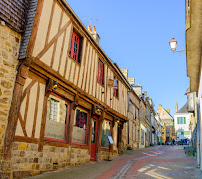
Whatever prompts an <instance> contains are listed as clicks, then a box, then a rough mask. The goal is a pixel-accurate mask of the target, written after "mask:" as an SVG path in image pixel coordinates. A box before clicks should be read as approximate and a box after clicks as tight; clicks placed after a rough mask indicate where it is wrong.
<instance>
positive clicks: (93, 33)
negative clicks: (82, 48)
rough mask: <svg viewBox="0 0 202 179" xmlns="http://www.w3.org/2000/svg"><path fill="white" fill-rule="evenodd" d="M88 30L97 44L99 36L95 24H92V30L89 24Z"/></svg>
mask: <svg viewBox="0 0 202 179" xmlns="http://www.w3.org/2000/svg"><path fill="white" fill-rule="evenodd" d="M88 30H89V31H90V32H91V34H92V36H93V37H94V39H95V40H96V42H97V43H98V44H99V42H100V36H99V35H98V33H97V32H96V30H95V26H93V31H92V30H91V26H88Z"/></svg>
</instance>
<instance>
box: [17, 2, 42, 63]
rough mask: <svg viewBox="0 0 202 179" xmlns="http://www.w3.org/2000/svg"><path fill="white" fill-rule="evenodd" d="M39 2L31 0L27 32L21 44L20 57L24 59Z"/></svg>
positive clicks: (26, 25)
mask: <svg viewBox="0 0 202 179" xmlns="http://www.w3.org/2000/svg"><path fill="white" fill-rule="evenodd" d="M37 4H38V0H31V1H29V7H28V11H27V18H26V23H25V32H24V34H23V35H22V39H21V44H20V51H19V57H18V58H19V59H24V58H25V56H26V53H27V47H28V44H29V40H30V37H31V34H32V28H33V23H34V17H35V12H36V8H37Z"/></svg>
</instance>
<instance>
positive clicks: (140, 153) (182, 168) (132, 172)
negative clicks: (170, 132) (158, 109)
mask: <svg viewBox="0 0 202 179" xmlns="http://www.w3.org/2000/svg"><path fill="white" fill-rule="evenodd" d="M200 177H201V178H202V176H200V170H199V169H198V168H196V157H191V156H186V155H185V154H184V150H183V147H182V146H155V147H150V148H146V149H141V150H136V151H132V150H131V151H126V154H125V155H122V156H119V157H117V158H115V159H113V160H112V161H101V162H91V163H89V164H85V165H82V166H77V167H71V168H67V169H63V170H59V171H54V172H48V173H44V174H42V175H39V176H35V177H31V178H30V179H66V178H67V179H83V178H85V179H108V178H110V179H118V178H119V179H120V178H126V179H135V178H138V179H142V178H145V179H150V178H157V179H171V178H179V179H180V178H183V179H186V178H187V179H188V178H198V179H200Z"/></svg>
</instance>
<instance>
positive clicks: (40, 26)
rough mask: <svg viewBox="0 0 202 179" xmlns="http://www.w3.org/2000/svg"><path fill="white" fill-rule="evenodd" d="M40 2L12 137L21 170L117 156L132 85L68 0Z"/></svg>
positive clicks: (31, 14) (23, 59)
mask: <svg viewBox="0 0 202 179" xmlns="http://www.w3.org/2000/svg"><path fill="white" fill-rule="evenodd" d="M34 2H35V3H36V4H37V6H32V5H29V8H28V12H27V17H26V20H27V21H26V23H25V32H24V33H23V34H22V39H21V46H20V51H19V65H18V71H17V76H16V82H15V86H14V90H13V100H12V103H11V107H10V112H9V115H8V125H7V128H6V133H5V140H4V150H3V151H4V152H3V158H4V163H9V164H10V165H9V166H11V167H10V170H11V172H12V173H13V177H14V178H15V177H18V176H19V175H20V176H21V177H22V176H30V175H35V174H39V173H40V172H44V171H49V170H53V169H57V168H65V167H67V166H68V165H78V164H83V163H87V162H89V161H90V160H102V159H106V158H107V157H108V150H109V148H110V149H111V157H114V156H117V155H118V151H119V149H120V148H121V147H122V129H123V126H124V123H125V122H126V121H127V110H128V91H129V90H130V89H131V87H130V84H129V83H128V82H127V80H126V79H125V78H124V76H123V74H122V73H121V71H120V69H119V68H118V66H117V65H116V64H114V63H112V61H111V60H110V59H109V57H108V56H107V55H106V54H105V52H104V51H103V50H102V48H101V47H100V45H99V36H98V34H97V33H96V31H95V28H93V30H91V27H89V29H86V27H85V26H84V25H83V24H82V22H81V21H80V20H79V18H78V17H77V15H76V14H75V13H74V11H73V10H72V9H71V8H70V6H69V5H68V4H67V3H66V1H65V0H49V1H47V0H38V1H37V0H35V1H34ZM110 82H112V83H113V84H114V86H115V87H116V88H111V87H110V86H113V85H111V84H110ZM107 136H112V138H113V140H114V145H109V141H108V138H107Z"/></svg>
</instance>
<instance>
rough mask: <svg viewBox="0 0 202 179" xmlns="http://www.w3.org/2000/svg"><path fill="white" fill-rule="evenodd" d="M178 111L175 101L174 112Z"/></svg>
mask: <svg viewBox="0 0 202 179" xmlns="http://www.w3.org/2000/svg"><path fill="white" fill-rule="evenodd" d="M177 111H178V106H177V101H176V102H175V112H177Z"/></svg>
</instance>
